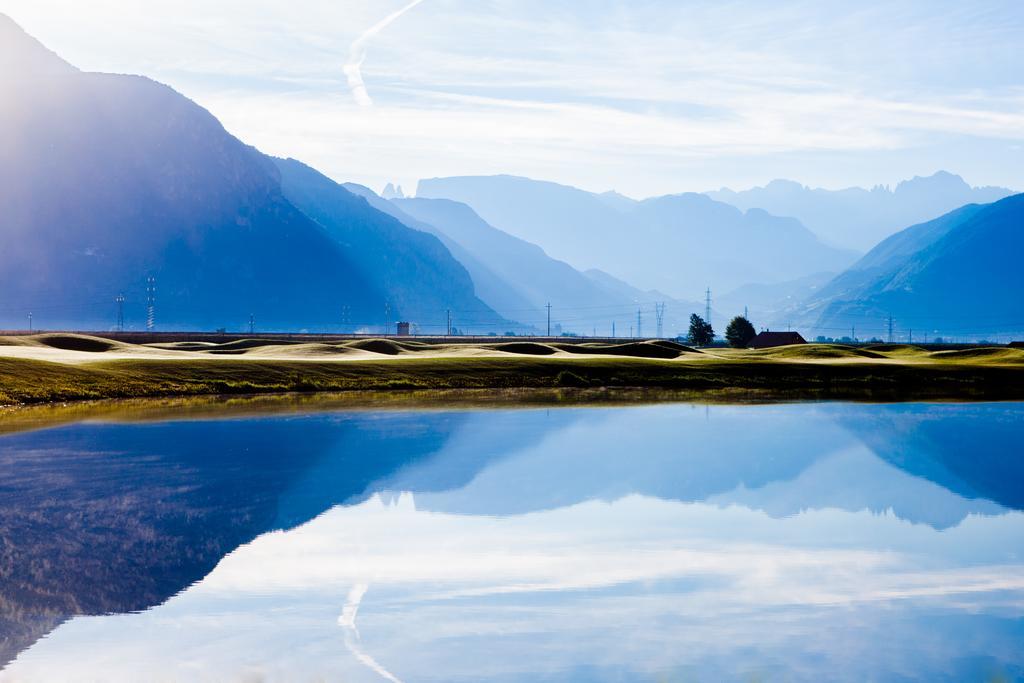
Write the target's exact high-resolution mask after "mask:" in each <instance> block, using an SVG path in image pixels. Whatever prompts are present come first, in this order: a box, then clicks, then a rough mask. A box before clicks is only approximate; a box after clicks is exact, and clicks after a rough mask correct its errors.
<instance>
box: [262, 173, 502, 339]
mask: <svg viewBox="0 0 1024 683" xmlns="http://www.w3.org/2000/svg"><path fill="white" fill-rule="evenodd" d="M274 163H275V165H276V166H277V168H278V170H279V171H280V173H281V182H282V188H283V191H284V195H285V197H286V198H287V199H288V200H289V201H291V202H292V203H293V204H294V205H295V206H297V207H298V208H299V209H300V210H301V211H302V212H303V213H305V214H306V215H307V216H309V217H310V218H312V219H313V220H315V221H316V222H317V223H318V224H319V225H321V226H323V227H324V229H325V230H327V232H328V234H330V235H331V237H333V238H334V239H335V240H337V241H338V242H339V243H340V244H342V245H344V246H345V248H346V249H347V250H348V251H349V252H350V253H352V254H354V255H356V256H357V257H356V258H355V259H353V260H354V263H355V267H356V268H357V270H358V272H359V274H360V275H361V276H362V277H364V278H365V279H367V280H369V281H371V282H375V283H377V284H378V286H379V287H380V289H381V291H384V292H386V293H387V296H388V297H389V302H388V303H389V305H390V306H393V307H395V310H396V311H401V313H402V315H403V316H404V319H407V320H409V321H411V322H413V323H415V324H416V325H417V326H418V328H419V329H420V331H422V332H424V333H434V334H438V333H441V332H444V331H445V330H446V329H447V315H446V311H447V310H448V309H451V310H453V311H456V312H458V318H459V324H460V325H461V326H472V327H473V329H476V330H478V331H493V330H495V329H497V328H504V327H507V326H508V325H509V324H510V323H509V321H508V320H504V319H502V317H501V316H499V315H498V314H497V313H495V312H494V311H493V310H491V308H490V307H489V306H488V305H487V304H486V303H484V302H482V301H481V300H480V299H479V298H477V296H476V295H475V294H474V291H475V290H474V281H473V279H472V278H471V277H470V273H469V272H467V270H466V268H465V267H463V265H462V264H461V263H460V262H459V261H457V260H456V259H455V258H454V257H453V256H452V253H451V252H450V251H449V250H448V248H447V247H446V246H445V245H444V244H443V243H442V242H441V240H439V239H438V238H437V237H435V236H434V235H432V234H426V233H425V232H423V231H421V230H418V229H413V228H416V227H417V226H415V225H413V226H408V225H405V224H403V222H402V221H401V217H396V216H394V215H389V213H388V212H385V211H382V210H379V209H378V208H375V207H374V206H373V205H371V204H370V203H368V202H367V199H366V197H365V196H358V195H357V194H355V193H353V192H351V191H349V189H347V188H346V187H344V186H342V185H339V184H338V183H336V182H334V181H333V180H331V179H330V178H328V177H327V176H325V175H323V174H322V173H319V172H318V171H316V170H314V169H312V168H310V167H309V166H306V165H305V164H303V163H301V162H299V161H295V160H294V159H275V160H274ZM364 189H365V188H364ZM360 194H361V193H360ZM381 205H382V206H381ZM378 206H381V208H386V207H387V206H388V204H387V202H383V201H382V202H381V203H380V204H379V205H378ZM338 303H339V304H342V303H343V302H342V301H340V300H339V302H338ZM381 314H383V310H382V311H381ZM376 320H377V317H374V316H371V317H370V319H369V320H364V321H359V320H353V321H351V322H352V323H354V324H355V327H356V328H359V327H363V326H367V325H372V324H373V323H374V322H375V321H376ZM499 331H504V330H503V329H502V330H499Z"/></svg>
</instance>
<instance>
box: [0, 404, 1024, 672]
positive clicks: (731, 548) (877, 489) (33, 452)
mask: <svg viewBox="0 0 1024 683" xmlns="http://www.w3.org/2000/svg"><path fill="white" fill-rule="evenodd" d="M1022 507H1024V404H1007V403H1004V404H935V405H927V404H916V405H861V404H792V405H759V406H754V405H751V406H703V405H699V406H698V405H686V404H671V405H653V406H637V407H611V408H560V409H550V410H548V409H507V410H504V409H503V410H453V411H450V412H438V411H415V410H409V411H404V412H403V411H382V412H367V411H350V412H325V413H316V412H311V413H309V414H281V415H271V416H260V417H238V418H232V417H228V416H224V417H212V418H207V419H202V420H190V421H164V422H153V423H132V424H124V423H116V422H89V423H78V424H71V425H65V426H59V427H52V428H49V429H40V430H36V431H30V432H21V433H14V434H7V435H5V436H0V667H3V670H2V672H0V681H3V682H4V683H8V682H13V681H19V682H21V681H354V682H359V681H723V680H742V681H822V680H849V681H904V680H921V681H939V680H949V681H1014V680H1024V515H1022V513H1021V512H1020V510H1021V509H1022Z"/></svg>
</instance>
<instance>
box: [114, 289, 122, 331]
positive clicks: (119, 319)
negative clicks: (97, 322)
mask: <svg viewBox="0 0 1024 683" xmlns="http://www.w3.org/2000/svg"><path fill="white" fill-rule="evenodd" d="M114 301H116V302H117V331H118V332H124V294H118V295H117V296H116V297H114Z"/></svg>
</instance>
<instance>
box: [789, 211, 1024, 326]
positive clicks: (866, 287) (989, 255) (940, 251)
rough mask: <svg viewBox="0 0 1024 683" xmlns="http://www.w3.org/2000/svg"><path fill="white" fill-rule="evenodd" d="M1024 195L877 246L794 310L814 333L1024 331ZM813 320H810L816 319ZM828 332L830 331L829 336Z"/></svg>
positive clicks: (906, 232) (955, 215) (944, 219)
mask: <svg viewBox="0 0 1024 683" xmlns="http://www.w3.org/2000/svg"><path fill="white" fill-rule="evenodd" d="M1022 227H1024V194H1019V195H1014V196H1011V197H1007V198H1006V199H1002V200H1000V201H998V202H995V203H993V204H986V205H977V204H972V205H968V206H965V207H962V208H960V209H957V210H956V211H953V212H951V213H948V214H946V215H945V216H942V217H941V218H938V219H936V220H933V221H929V222H927V223H922V224H920V225H915V226H913V227H910V228H907V229H906V230H903V231H901V232H899V233H897V234H895V235H893V236H892V237H890V238H889V239H887V240H885V241H883V242H882V243H881V244H879V245H878V246H877V247H875V248H874V249H872V250H871V251H870V252H868V254H867V255H866V256H864V258H863V259H861V260H860V261H858V262H857V263H856V264H854V265H853V266H852V267H851V268H850V269H849V270H847V271H846V272H844V273H842V274H841V275H839V276H838V277H837V278H836V279H835V280H833V281H832V282H830V283H829V284H827V285H826V286H825V287H823V288H822V289H821V291H820V292H819V293H818V294H817V296H815V297H812V298H811V299H810V300H809V301H807V302H806V303H805V304H804V305H803V306H802V308H801V311H800V312H801V313H802V315H803V320H804V322H805V323H811V324H814V325H815V328H816V329H815V330H814V333H815V334H824V335H825V336H838V334H842V333H844V332H845V330H848V329H850V328H851V326H856V328H857V334H858V336H861V337H866V336H868V335H877V336H879V337H883V338H884V335H885V334H886V333H887V330H886V327H887V325H886V322H885V320H886V318H887V317H888V316H889V315H890V314H891V315H892V316H893V317H894V318H895V334H896V337H897V338H899V339H904V338H906V336H907V335H908V334H909V332H910V330H913V331H914V336H915V338H916V339H925V338H926V337H928V338H930V337H932V336H944V337H961V338H970V339H977V338H978V337H981V336H992V335H998V334H1003V335H1008V336H1012V335H1020V334H1022V333H1024V298H1022V297H1021V292H1024V268H1022V267H1021V254H1022V253H1024V229H1022ZM815 321H816V322H815ZM830 330H831V331H834V332H835V334H829V331H830Z"/></svg>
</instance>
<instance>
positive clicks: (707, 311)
mask: <svg viewBox="0 0 1024 683" xmlns="http://www.w3.org/2000/svg"><path fill="white" fill-rule="evenodd" d="M704 322H706V323H708V324H709V325H710V324H711V288H710V287H708V288H707V291H706V292H704Z"/></svg>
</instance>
